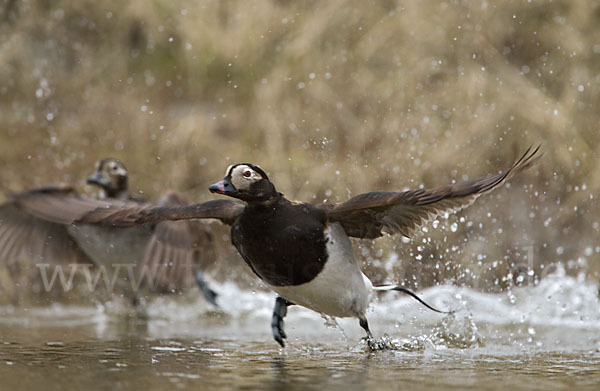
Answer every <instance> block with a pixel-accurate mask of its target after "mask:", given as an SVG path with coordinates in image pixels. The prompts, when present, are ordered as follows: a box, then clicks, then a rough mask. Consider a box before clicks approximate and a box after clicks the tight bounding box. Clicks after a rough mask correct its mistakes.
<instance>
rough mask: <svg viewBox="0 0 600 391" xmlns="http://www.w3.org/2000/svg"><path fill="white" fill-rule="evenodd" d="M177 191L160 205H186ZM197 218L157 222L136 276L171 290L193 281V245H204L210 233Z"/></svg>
mask: <svg viewBox="0 0 600 391" xmlns="http://www.w3.org/2000/svg"><path fill="white" fill-rule="evenodd" d="M186 204H188V202H187V201H186V200H185V199H184V198H182V197H181V196H180V195H178V194H176V193H173V192H171V193H169V194H167V195H165V196H164V197H163V198H162V199H161V200H160V202H159V204H158V205H159V206H185V205H186ZM200 225H201V223H200V222H198V221H193V220H191V221H169V220H167V221H162V222H160V223H158V224H157V225H156V227H155V228H154V232H153V235H152V237H151V238H150V241H149V243H148V246H147V247H146V251H145V252H144V255H143V257H142V259H141V261H140V263H139V265H138V268H137V270H138V277H142V281H144V282H146V281H147V280H146V279H150V281H151V282H152V284H153V286H154V287H155V288H156V289H157V290H159V291H161V292H174V291H180V290H182V289H185V288H188V287H190V286H192V285H193V284H195V272H196V270H195V269H196V266H197V262H196V259H195V258H196V255H197V252H196V248H197V247H202V248H207V247H208V246H209V245H210V239H211V237H210V235H209V233H208V232H207V231H206V229H203V227H201V226H200Z"/></svg>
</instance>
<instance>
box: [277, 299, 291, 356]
mask: <svg viewBox="0 0 600 391" xmlns="http://www.w3.org/2000/svg"><path fill="white" fill-rule="evenodd" d="M290 305H294V303H292V302H290V301H287V300H286V299H284V298H283V297H281V296H277V298H276V299H275V308H274V309H273V317H272V318H271V330H272V331H273V338H275V341H277V343H278V344H279V345H281V347H282V348H284V347H285V342H284V341H283V340H284V339H286V338H287V335H286V334H285V331H283V318H285V316H286V315H287V308H288V307H289V306H290Z"/></svg>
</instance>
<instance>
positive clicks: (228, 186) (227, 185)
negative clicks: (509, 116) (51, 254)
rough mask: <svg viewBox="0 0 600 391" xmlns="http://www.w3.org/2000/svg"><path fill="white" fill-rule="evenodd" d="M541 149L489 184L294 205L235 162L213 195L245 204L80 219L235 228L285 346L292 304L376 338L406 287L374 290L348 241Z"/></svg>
mask: <svg viewBox="0 0 600 391" xmlns="http://www.w3.org/2000/svg"><path fill="white" fill-rule="evenodd" d="M538 150H539V147H538V148H536V149H535V150H531V148H530V149H528V150H527V152H526V153H525V154H524V155H523V156H522V157H521V158H520V159H518V160H517V161H516V162H515V163H514V164H513V165H512V166H511V167H510V168H509V169H507V170H505V171H503V172H501V173H499V174H496V175H491V176H488V177H486V178H482V179H477V180H474V181H470V182H465V183H459V184H452V185H448V186H443V187H439V188H434V189H429V190H425V189H421V190H409V191H404V192H371V193H365V194H360V195H357V196H355V197H353V198H351V199H349V200H348V201H346V202H343V203H339V204H330V203H325V204H320V205H311V204H309V203H304V202H294V201H290V200H288V199H287V198H285V197H284V195H283V194H282V193H279V192H278V191H277V190H276V188H275V185H274V184H273V182H271V181H270V180H269V177H268V176H267V174H266V173H265V172H264V171H263V170H262V169H261V168H260V167H258V166H256V165H254V164H250V163H242V164H235V165H232V166H230V167H228V168H227V171H226V174H225V178H224V179H223V180H222V181H220V182H218V183H215V184H214V185H211V186H210V187H209V190H210V191H211V192H213V193H218V194H222V195H226V196H229V197H232V198H236V199H238V200H241V201H243V203H238V202H235V201H228V200H214V201H208V202H205V203H201V204H196V205H190V206H183V207H159V208H156V207H155V208H147V209H132V208H117V207H115V208H104V209H99V210H96V211H94V212H92V213H88V214H87V215H85V216H82V219H81V221H86V222H96V221H103V222H105V223H110V224H113V225H120V226H130V225H138V224H152V223H156V222H159V221H163V220H180V219H194V218H216V219H220V220H221V221H222V222H224V223H226V224H229V225H231V237H232V242H233V245H234V246H235V247H236V248H237V250H238V251H239V253H240V254H241V255H242V257H243V259H244V260H245V261H246V263H247V264H248V266H250V268H251V269H252V271H253V272H254V273H255V274H256V275H257V276H258V277H260V279H261V280H263V281H264V282H265V283H266V284H267V285H268V286H269V287H270V288H271V289H272V290H273V291H275V292H276V293H277V294H278V295H279V296H278V297H277V299H276V302H275V310H274V313H273V320H272V330H273V337H274V338H275V340H276V341H277V342H278V343H279V344H280V345H281V346H282V347H283V346H284V339H285V338H286V334H285V332H284V330H283V318H284V316H285V315H286V312H287V307H288V306H289V305H292V304H297V305H301V306H304V307H306V308H309V309H312V310H314V311H316V312H319V313H321V314H325V315H329V316H333V317H355V318H358V319H359V322H360V326H361V327H362V328H363V329H364V330H365V331H366V333H367V336H368V337H369V339H370V338H371V332H370V330H369V325H368V322H367V318H366V310H367V307H368V305H369V303H370V299H371V293H372V292H373V291H376V290H400V291H405V288H402V287H395V286H373V284H372V283H371V281H370V280H369V279H368V278H367V277H366V276H365V275H364V274H363V273H362V271H361V269H360V267H359V265H358V262H357V261H356V258H355V256H354V253H353V250H352V246H351V243H350V239H349V237H355V238H366V239H375V238H378V237H380V236H382V235H384V234H390V235H393V234H396V233H400V234H402V235H404V236H409V235H410V234H411V233H413V232H414V231H415V230H416V229H418V228H419V227H421V226H422V225H423V224H425V223H426V222H427V221H429V220H430V219H433V218H435V217H436V216H439V215H443V214H445V213H448V212H453V211H458V210H461V209H463V208H465V207H467V206H469V205H471V204H472V203H473V202H474V201H475V200H476V199H477V198H478V197H479V196H481V195H482V194H485V193H487V192H489V191H491V190H493V189H494V188H496V187H498V186H500V185H501V184H503V183H505V182H506V181H507V180H509V179H510V178H511V177H512V176H513V175H515V174H517V173H519V172H520V171H522V170H524V169H526V168H528V167H529V166H531V164H533V163H534V161H536V160H537V159H538V158H539V155H538V154H537V152H538ZM413 296H414V294H413ZM430 308H431V307H430Z"/></svg>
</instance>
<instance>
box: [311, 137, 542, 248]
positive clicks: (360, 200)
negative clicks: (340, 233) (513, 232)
mask: <svg viewBox="0 0 600 391" xmlns="http://www.w3.org/2000/svg"><path fill="white" fill-rule="evenodd" d="M539 149H540V147H539V146H538V147H537V148H536V149H533V150H532V148H529V149H527V151H526V152H525V154H523V156H521V158H520V159H518V160H517V161H516V162H515V163H514V164H513V165H512V166H511V167H510V168H509V169H508V170H505V171H503V172H501V173H499V174H497V175H491V176H488V177H486V178H481V179H477V180H474V181H470V182H465V183H459V184H453V185H448V186H443V187H438V188H435V189H429V190H425V189H421V190H409V191H404V192H371V193H364V194H359V195H357V196H356V197H353V198H351V199H349V200H348V201H346V202H344V203H341V204H323V205H320V206H319V207H320V208H322V209H324V210H325V211H326V212H327V216H328V218H329V220H331V221H338V222H340V223H341V224H342V226H343V227H344V229H345V230H346V233H347V234H348V235H349V236H354V237H359V238H370V239H374V238H377V237H380V236H382V235H383V234H385V233H387V234H391V235H393V234H396V233H400V234H402V235H404V236H406V237H409V236H410V235H411V234H412V233H413V232H414V231H416V230H417V229H419V228H420V227H421V226H423V225H424V224H426V223H427V222H428V221H429V220H431V219H433V218H435V217H437V216H440V215H444V214H445V213H450V212H455V211H459V210H461V209H464V208H466V207H468V206H469V205H471V204H472V203H473V202H475V200H476V199H477V198H479V197H480V196H481V195H482V194H485V193H487V192H489V191H491V190H493V189H494V188H496V187H498V186H500V185H501V184H503V183H505V182H506V181H508V180H509V179H510V178H512V177H513V176H514V175H515V174H517V173H519V172H521V171H523V170H524V169H526V168H528V167H530V166H531V165H532V164H533V163H534V162H535V161H536V160H537V159H539V158H540V157H541V155H538V154H537V152H538V151H539Z"/></svg>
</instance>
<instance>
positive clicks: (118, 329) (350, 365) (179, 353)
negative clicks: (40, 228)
mask: <svg viewBox="0 0 600 391" xmlns="http://www.w3.org/2000/svg"><path fill="white" fill-rule="evenodd" d="M219 291H220V292H221V296H220V299H221V302H222V304H223V308H222V310H215V309H214V308H211V307H210V306H209V305H207V304H205V303H204V302H203V301H202V299H201V298H200V297H181V298H177V299H173V298H159V299H156V300H154V301H153V302H152V303H150V304H149V306H148V319H147V320H144V321H142V320H139V319H137V318H136V317H135V315H134V314H132V313H130V311H129V310H128V309H127V306H126V304H125V303H121V302H118V301H116V302H114V303H108V304H107V305H105V306H97V307H73V306H62V305H55V306H51V307H42V308H30V309H23V308H12V307H4V308H1V309H0V316H1V318H0V386H1V389H2V390H5V389H7V390H8V389H14V390H34V389H35V390H38V389H45V390H54V389H55V390H59V389H60V390H63V389H106V390H115V389H117V390H119V389H144V390H164V389H232V388H233V389H256V388H261V389H268V390H295V389H299V390H300V389H302V390H306V389H324V388H325V387H326V388H327V389H345V390H354V389H360V390H364V389H378V390H379V389H394V390H395V389H403V388H410V389H425V390H439V389H446V390H447V389H460V390H471V389H472V390H487V389H489V390H493V389H507V390H508V389H510V390H534V389H545V390H557V389H577V390H583V389H590V390H592V389H593V390H596V389H598V385H599V384H600V333H599V331H600V314H599V311H598V296H597V288H596V287H595V286H594V285H593V284H588V283H586V282H584V281H578V280H576V279H573V278H569V277H565V276H556V277H551V278H548V279H547V280H543V281H542V282H541V283H540V284H539V285H538V286H536V287H531V288H521V289H518V290H514V291H511V292H507V293H502V294H484V293H478V292H475V291H471V290H468V289H459V288H455V287H450V286H443V287H436V288H431V289H428V290H426V291H423V292H421V294H422V296H423V297H425V298H426V299H427V300H429V301H431V302H432V303H434V304H435V305H436V306H438V307H444V308H450V307H453V308H457V309H459V311H458V313H456V314H454V315H450V316H442V315H439V314H435V313H432V312H429V311H426V310H424V309H423V308H422V307H421V306H419V305H418V304H417V303H416V302H414V301H412V300H410V299H409V298H406V297H402V296H397V295H396V296H394V295H388V296H385V297H384V296H382V297H381V298H380V299H379V300H378V301H377V302H376V303H375V304H374V305H373V308H372V309H371V311H370V313H369V319H370V323H371V328H372V329H373V332H374V333H375V335H376V336H377V337H378V339H379V342H380V348H381V349H380V350H377V351H372V350H371V349H369V348H368V347H367V346H366V344H365V343H364V341H361V337H362V331H361V329H360V327H359V326H358V324H357V322H356V321H354V320H340V321H339V322H338V325H337V326H335V327H333V326H331V325H332V322H331V320H328V321H325V320H324V319H322V318H321V317H320V316H319V315H317V314H314V313H312V312H310V311H308V310H304V309H301V308H297V307H290V311H289V315H288V317H287V318H286V330H287V332H288V336H289V343H288V346H287V347H286V348H285V349H280V348H279V347H278V345H277V344H276V343H275V342H273V341H272V339H271V336H270V330H269V318H270V313H271V310H272V304H273V298H274V296H273V295H272V294H269V293H262V292H258V293H256V292H243V291H239V290H237V289H236V288H235V286H234V285H229V284H226V285H222V286H220V287H219ZM328 325H329V326H328Z"/></svg>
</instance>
